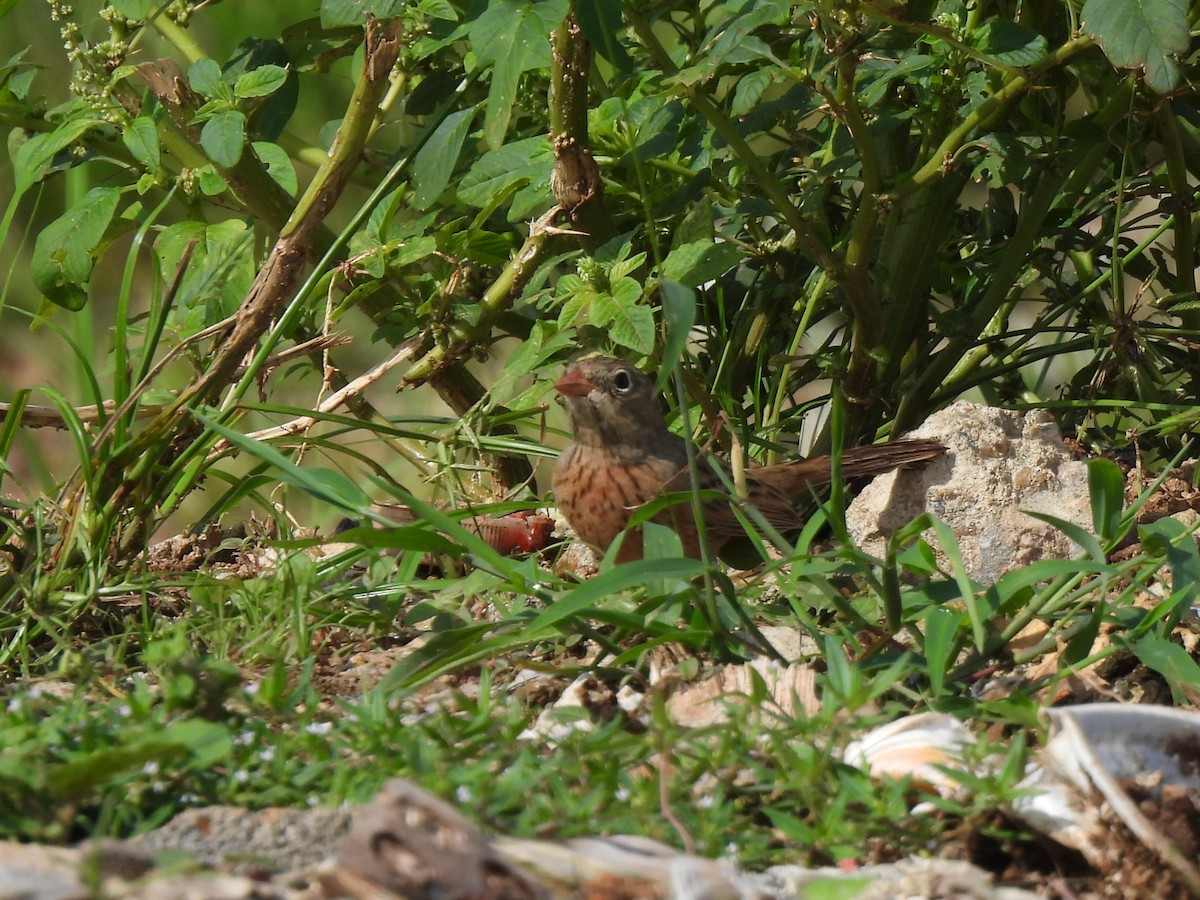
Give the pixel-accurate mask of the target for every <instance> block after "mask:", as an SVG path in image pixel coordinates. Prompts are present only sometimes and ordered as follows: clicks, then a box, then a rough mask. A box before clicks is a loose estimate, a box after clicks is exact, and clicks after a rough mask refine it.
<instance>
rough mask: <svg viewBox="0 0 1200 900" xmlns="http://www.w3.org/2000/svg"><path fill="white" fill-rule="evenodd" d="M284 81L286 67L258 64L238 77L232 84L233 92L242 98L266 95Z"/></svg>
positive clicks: (281, 85) (273, 91)
mask: <svg viewBox="0 0 1200 900" xmlns="http://www.w3.org/2000/svg"><path fill="white" fill-rule="evenodd" d="M285 81H287V69H285V68H283V66H274V65H265V66H259V67H258V68H257V69H251V70H250V71H249V72H247V73H246V74H244V75H241V76H239V77H238V80H237V81H236V82H234V85H233V93H234V95H235V96H237V97H241V98H242V99H246V98H249V97H266V96H268V95H270V94H273V93H275V92H276V91H277V90H279V89H280V88H281V87H283V83H284V82H285Z"/></svg>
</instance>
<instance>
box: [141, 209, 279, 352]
mask: <svg viewBox="0 0 1200 900" xmlns="http://www.w3.org/2000/svg"><path fill="white" fill-rule="evenodd" d="M193 241H194V242H195V244H196V246H195V248H194V249H193V250H192V258H191V262H190V263H189V265H188V269H187V272H186V273H185V274H184V277H183V283H182V284H181V285H180V287H179V293H178V295H177V296H176V298H175V306H174V307H173V308H172V310H171V320H172V325H173V326H174V327H175V328H176V329H177V330H179V331H180V332H182V334H183V336H185V337H186V336H191V335H193V334H195V333H196V332H198V331H200V330H201V329H203V328H206V327H208V326H209V325H212V324H214V323H215V322H218V321H220V320H221V319H223V318H225V316H227V315H230V314H231V313H232V312H233V311H234V310H236V309H237V308H238V305H239V304H240V303H241V301H242V299H243V298H244V297H245V296H246V293H247V292H248V291H249V290H250V285H251V284H253V283H254V276H255V267H254V259H253V231H252V230H251V229H250V228H248V227H247V226H246V223H245V222H242V221H239V220H237V219H227V220H225V221H224V222H218V223H216V224H215V225H204V224H203V223H202V222H179V223H177V224H175V225H170V226H168V227H167V228H165V229H163V231H162V232H161V233H160V234H159V235H158V237H157V238H156V239H155V241H154V255H155V257H156V258H157V259H158V265H159V273H160V275H161V277H162V280H163V281H164V282H165V283H168V284H169V283H170V282H171V281H172V280H173V279H174V278H175V270H176V268H177V267H178V265H179V260H180V259H181V258H182V257H183V254H184V251H185V250H186V249H187V247H188V245H189V244H191V243H192V242H193Z"/></svg>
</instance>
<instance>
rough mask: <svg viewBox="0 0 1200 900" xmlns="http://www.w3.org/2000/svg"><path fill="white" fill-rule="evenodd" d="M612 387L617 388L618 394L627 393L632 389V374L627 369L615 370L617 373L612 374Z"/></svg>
mask: <svg viewBox="0 0 1200 900" xmlns="http://www.w3.org/2000/svg"><path fill="white" fill-rule="evenodd" d="M613 387H614V388H616V389H617V393H618V394H628V393H629V392H630V391H631V390H633V376H632V375H630V374H629V370H628V369H618V370H617V374H616V375H614V376H613Z"/></svg>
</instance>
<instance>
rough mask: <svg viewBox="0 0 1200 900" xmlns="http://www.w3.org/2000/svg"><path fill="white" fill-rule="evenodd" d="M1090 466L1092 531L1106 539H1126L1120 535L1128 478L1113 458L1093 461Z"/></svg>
mask: <svg viewBox="0 0 1200 900" xmlns="http://www.w3.org/2000/svg"><path fill="white" fill-rule="evenodd" d="M1087 467H1088V494H1089V496H1090V498H1091V501H1092V528H1093V529H1094V530H1095V532H1096V534H1098V535H1099V536H1100V537H1101V538H1102V539H1103V540H1106V541H1114V540H1118V539H1119V538H1121V537H1122V535H1121V534H1119V532H1120V531H1121V530H1122V528H1121V520H1122V518H1123V512H1124V507H1125V478H1124V476H1123V475H1122V474H1121V470H1120V469H1119V468H1118V467H1117V464H1116V463H1115V462H1113V461H1112V460H1111V459H1089V460H1088V464H1087ZM1126 528H1128V526H1126Z"/></svg>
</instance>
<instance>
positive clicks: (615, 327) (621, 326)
mask: <svg viewBox="0 0 1200 900" xmlns="http://www.w3.org/2000/svg"><path fill="white" fill-rule="evenodd" d="M590 317H591V319H592V321H593V322H595V323H597V324H604V325H607V326H608V336H609V337H610V338H612V340H613V341H615V342H616V343H618V344H620V345H621V346H622V347H628V348H629V349H631V350H635V351H637V352H638V353H642V354H648V353H650V352H651V351H652V350H653V349H654V313H652V312H651V311H650V307H648V306H643V305H642V304H641V303H639V302H637V300H633V301H632V302H630V301H628V300H626V301H624V302H623V301H621V300H618V299H617V298H616V297H613V296H610V295H608V294H597V295H596V299H595V300H593V301H592V305H591V310H590Z"/></svg>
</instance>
